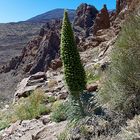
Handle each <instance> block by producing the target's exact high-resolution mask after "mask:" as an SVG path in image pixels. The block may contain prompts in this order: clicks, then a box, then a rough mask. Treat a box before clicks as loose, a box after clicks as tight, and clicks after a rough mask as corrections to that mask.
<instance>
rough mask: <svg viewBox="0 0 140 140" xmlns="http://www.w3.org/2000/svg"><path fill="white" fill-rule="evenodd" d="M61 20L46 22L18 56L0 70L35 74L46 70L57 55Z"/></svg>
mask: <svg viewBox="0 0 140 140" xmlns="http://www.w3.org/2000/svg"><path fill="white" fill-rule="evenodd" d="M60 27H61V22H60V21H59V20H54V21H51V22H48V23H46V25H44V26H43V27H42V28H41V30H40V33H39V35H38V36H37V37H35V38H34V39H33V40H31V41H29V42H28V44H27V46H25V47H24V48H23V50H22V52H21V55H20V56H19V57H15V58H12V60H11V61H10V62H9V63H8V64H7V65H5V66H3V67H2V68H0V72H9V71H10V70H13V69H14V70H15V73H16V74H18V73H22V74H27V73H28V74H35V73H37V72H39V71H42V72H43V71H47V69H48V67H49V66H50V63H51V61H52V60H53V59H55V58H58V57H59V45H60V33H59V31H60Z"/></svg>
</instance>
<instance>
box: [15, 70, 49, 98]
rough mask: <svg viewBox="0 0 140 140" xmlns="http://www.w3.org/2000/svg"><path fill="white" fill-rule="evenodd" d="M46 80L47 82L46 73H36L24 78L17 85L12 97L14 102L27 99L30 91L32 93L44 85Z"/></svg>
mask: <svg viewBox="0 0 140 140" xmlns="http://www.w3.org/2000/svg"><path fill="white" fill-rule="evenodd" d="M46 80H47V76H46V73H44V72H38V73H36V74H34V75H31V76H29V77H27V78H24V79H23V80H22V81H21V82H20V83H19V84H18V85H17V90H16V92H15V95H14V100H15V101H16V100H17V99H19V98H21V97H28V96H29V95H30V92H31V91H34V90H35V89H37V88H39V87H41V86H43V85H45V82H46Z"/></svg>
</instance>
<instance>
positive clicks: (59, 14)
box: [27, 8, 75, 22]
mask: <svg viewBox="0 0 140 140" xmlns="http://www.w3.org/2000/svg"><path fill="white" fill-rule="evenodd" d="M63 13H64V9H61V8H58V9H54V10H51V11H48V12H46V13H43V14H40V15H38V16H35V17H33V18H31V19H28V20H27V22H46V21H49V20H52V19H62V18H63ZM68 13H69V18H70V20H71V21H72V20H73V19H74V16H75V10H73V9H68Z"/></svg>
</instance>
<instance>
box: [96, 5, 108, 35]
mask: <svg viewBox="0 0 140 140" xmlns="http://www.w3.org/2000/svg"><path fill="white" fill-rule="evenodd" d="M109 27H110V18H109V12H108V10H107V7H106V5H104V6H103V8H102V9H101V11H100V12H99V13H98V14H97V16H96V19H95V22H94V26H93V33H94V35H95V34H96V32H97V31H98V30H100V29H108V28H109Z"/></svg>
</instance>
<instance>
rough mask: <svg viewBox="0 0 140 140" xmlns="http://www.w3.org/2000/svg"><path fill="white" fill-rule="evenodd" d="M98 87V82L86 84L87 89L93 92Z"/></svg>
mask: <svg viewBox="0 0 140 140" xmlns="http://www.w3.org/2000/svg"><path fill="white" fill-rule="evenodd" d="M97 89H98V84H90V85H87V91H88V92H94V91H96V90H97Z"/></svg>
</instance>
